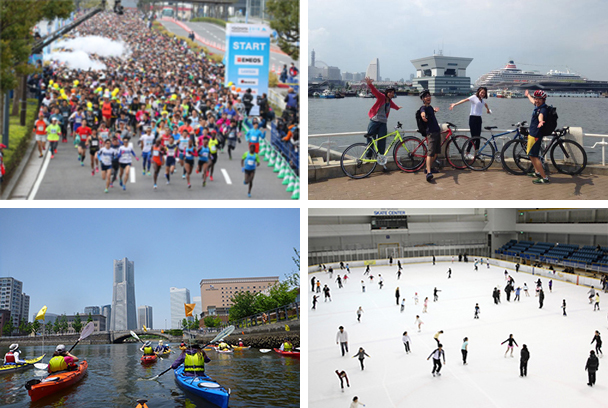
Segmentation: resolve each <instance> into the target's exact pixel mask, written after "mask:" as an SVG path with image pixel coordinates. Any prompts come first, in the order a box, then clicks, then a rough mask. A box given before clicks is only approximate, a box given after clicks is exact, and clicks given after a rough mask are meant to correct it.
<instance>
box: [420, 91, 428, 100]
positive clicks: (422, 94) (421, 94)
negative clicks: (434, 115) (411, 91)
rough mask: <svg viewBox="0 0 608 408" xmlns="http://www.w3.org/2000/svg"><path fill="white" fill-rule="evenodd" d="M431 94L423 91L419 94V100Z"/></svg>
mask: <svg viewBox="0 0 608 408" xmlns="http://www.w3.org/2000/svg"><path fill="white" fill-rule="evenodd" d="M430 94H431V92H430V91H429V90H428V89H425V90H424V91H422V92H420V99H424V98H425V97H426V96H427V95H430Z"/></svg>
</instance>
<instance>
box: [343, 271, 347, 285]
mask: <svg viewBox="0 0 608 408" xmlns="http://www.w3.org/2000/svg"><path fill="white" fill-rule="evenodd" d="M347 279H348V275H347V274H344V277H343V278H342V282H344V284H345V285H346V280H347Z"/></svg>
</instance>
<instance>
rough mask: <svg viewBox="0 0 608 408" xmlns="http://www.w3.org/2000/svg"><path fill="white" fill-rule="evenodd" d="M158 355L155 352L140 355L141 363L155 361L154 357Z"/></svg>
mask: <svg viewBox="0 0 608 408" xmlns="http://www.w3.org/2000/svg"><path fill="white" fill-rule="evenodd" d="M157 358H158V357H157V356H156V354H151V355H148V356H141V363H142V364H152V363H155V362H156V359H157Z"/></svg>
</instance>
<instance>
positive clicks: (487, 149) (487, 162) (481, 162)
mask: <svg viewBox="0 0 608 408" xmlns="http://www.w3.org/2000/svg"><path fill="white" fill-rule="evenodd" d="M526 123H527V122H526V121H525V120H524V121H523V122H518V123H517V124H514V125H511V126H515V129H513V130H509V131H507V132H503V133H499V134H497V135H495V134H494V133H492V129H496V128H498V126H485V127H484V129H486V130H489V131H490V134H491V135H492V137H490V139H487V138H485V137H483V136H474V137H472V138H471V139H469V141H468V142H466V143H465V145H464V148H463V150H462V154H463V157H462V160H463V162H464V163H465V164H466V166H467V167H468V168H469V169H471V170H475V171H482V170H487V169H489V168H490V166H492V164H493V163H494V161H497V162H498V163H501V162H502V159H501V157H500V156H501V150H499V149H498V145H497V144H496V140H495V139H497V138H499V137H502V136H505V135H509V134H511V133H515V135H514V136H513V139H512V140H515V139H522V140H523V139H524V137H525V136H527V135H528V128H527V126H526ZM471 151H473V152H474V154H473V155H471Z"/></svg>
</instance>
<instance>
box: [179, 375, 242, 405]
mask: <svg viewBox="0 0 608 408" xmlns="http://www.w3.org/2000/svg"><path fill="white" fill-rule="evenodd" d="M174 372H175V381H177V385H179V387H180V388H181V389H183V390H184V391H187V392H190V393H191V394H194V395H196V396H198V397H201V398H203V399H204V400H206V401H209V402H210V403H212V404H213V405H217V406H218V407H220V408H228V399H229V398H230V389H228V390H226V389H225V388H224V387H222V386H221V385H219V384H218V383H217V382H215V381H214V380H213V379H212V378H211V377H209V376H207V375H204V376H202V377H188V376H186V375H184V366H183V365H182V366H179V367H178V368H177V369H176V370H174Z"/></svg>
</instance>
